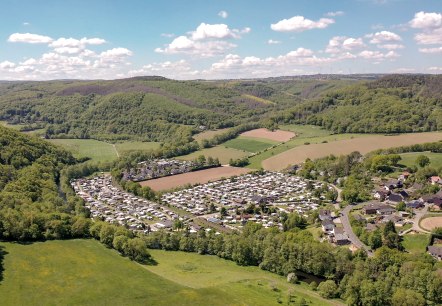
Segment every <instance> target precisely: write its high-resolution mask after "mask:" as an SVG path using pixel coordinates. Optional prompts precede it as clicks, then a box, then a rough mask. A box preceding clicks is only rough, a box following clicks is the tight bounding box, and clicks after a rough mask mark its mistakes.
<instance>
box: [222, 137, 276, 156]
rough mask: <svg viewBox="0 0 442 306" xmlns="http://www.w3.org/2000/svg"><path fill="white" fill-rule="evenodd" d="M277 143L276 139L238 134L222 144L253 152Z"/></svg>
mask: <svg viewBox="0 0 442 306" xmlns="http://www.w3.org/2000/svg"><path fill="white" fill-rule="evenodd" d="M278 143H279V142H277V141H273V140H269V139H263V138H251V137H246V136H239V137H237V138H235V139H231V140H229V141H226V142H225V143H223V144H222V145H223V146H225V147H227V148H232V149H236V150H241V151H247V152H251V153H255V152H259V151H262V150H265V149H267V148H270V147H271V146H274V145H276V144H278Z"/></svg>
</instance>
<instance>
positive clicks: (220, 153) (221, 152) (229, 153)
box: [178, 146, 249, 165]
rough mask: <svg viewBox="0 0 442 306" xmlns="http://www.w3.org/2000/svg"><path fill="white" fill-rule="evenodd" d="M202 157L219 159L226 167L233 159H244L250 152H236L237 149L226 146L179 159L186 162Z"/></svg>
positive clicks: (204, 150)
mask: <svg viewBox="0 0 442 306" xmlns="http://www.w3.org/2000/svg"><path fill="white" fill-rule="evenodd" d="M200 155H204V156H206V157H209V156H211V157H213V158H215V157H218V158H219V160H220V162H221V164H223V165H225V164H228V163H229V160H230V159H231V158H232V159H238V158H242V157H244V156H247V155H249V153H248V152H244V151H240V150H236V149H232V148H226V147H224V146H216V147H213V148H210V149H203V150H200V151H197V152H193V153H191V154H188V155H184V156H180V157H178V158H179V159H184V160H192V159H195V158H197V157H198V156H200Z"/></svg>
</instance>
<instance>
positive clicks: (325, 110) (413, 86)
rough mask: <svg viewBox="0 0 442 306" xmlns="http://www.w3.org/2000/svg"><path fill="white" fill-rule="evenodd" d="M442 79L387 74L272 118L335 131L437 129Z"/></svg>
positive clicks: (441, 125)
mask: <svg viewBox="0 0 442 306" xmlns="http://www.w3.org/2000/svg"><path fill="white" fill-rule="evenodd" d="M441 88H442V76H440V75H434V76H433V75H391V76H385V77H383V78H381V79H378V80H375V81H371V82H365V83H358V84H354V85H351V86H348V87H345V88H342V89H339V90H336V91H333V92H329V93H327V94H325V95H324V96H323V97H321V98H320V99H317V100H314V101H307V102H304V103H301V104H299V105H297V106H295V107H294V108H292V109H290V110H288V111H287V112H284V113H281V114H280V115H279V116H276V117H275V118H274V120H275V121H279V122H296V123H306V124H314V125H319V126H322V127H323V128H325V129H327V130H331V131H333V132H336V133H400V132H422V131H436V130H441V129H442V90H441Z"/></svg>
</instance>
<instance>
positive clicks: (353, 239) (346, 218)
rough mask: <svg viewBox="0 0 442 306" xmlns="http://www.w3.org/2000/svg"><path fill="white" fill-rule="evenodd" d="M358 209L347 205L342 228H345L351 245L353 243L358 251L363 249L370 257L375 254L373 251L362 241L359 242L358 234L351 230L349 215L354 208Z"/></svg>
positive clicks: (343, 213)
mask: <svg viewBox="0 0 442 306" xmlns="http://www.w3.org/2000/svg"><path fill="white" fill-rule="evenodd" d="M354 207H356V206H355V205H347V206H346V207H345V208H344V209H343V210H342V211H341V213H342V216H341V222H342V226H343V227H344V230H345V232H346V233H347V235H348V238H349V239H350V241H351V243H353V245H354V246H355V247H357V248H358V249H360V248H363V249H364V250H365V251H366V252H367V255H368V256H369V257H372V256H373V252H372V251H371V249H370V248H369V247H368V246H366V245H365V244H364V243H363V242H362V241H361V240H359V238H358V236H356V234H355V233H354V232H353V229H352V228H351V225H350V220H349V214H350V211H351V210H352V208H354Z"/></svg>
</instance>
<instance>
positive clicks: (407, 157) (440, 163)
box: [399, 152, 442, 168]
mask: <svg viewBox="0 0 442 306" xmlns="http://www.w3.org/2000/svg"><path fill="white" fill-rule="evenodd" d="M400 155H401V158H402V160H401V161H400V162H399V163H400V164H402V165H404V166H407V167H411V166H417V167H419V166H418V165H417V164H416V159H417V157H418V156H419V155H425V156H428V158H429V159H430V166H431V167H433V168H440V167H442V153H432V152H414V153H404V154H400Z"/></svg>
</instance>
